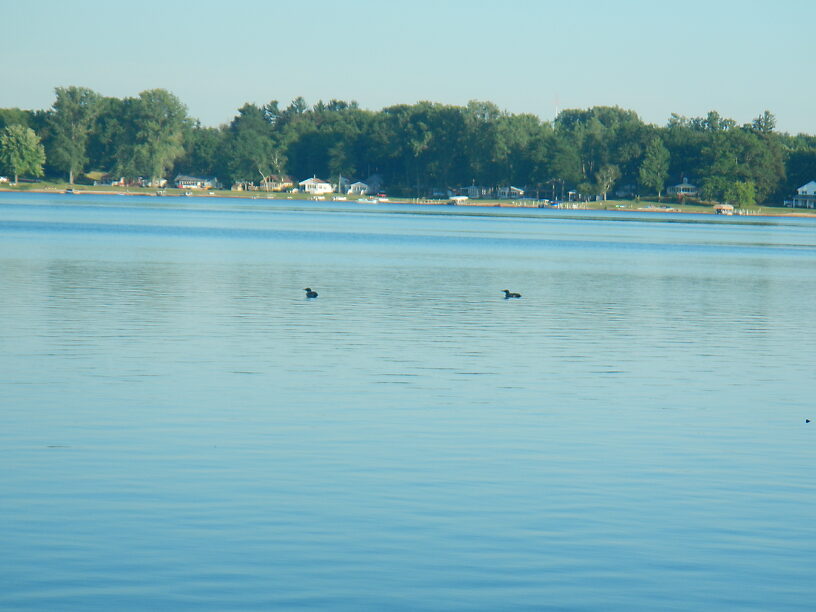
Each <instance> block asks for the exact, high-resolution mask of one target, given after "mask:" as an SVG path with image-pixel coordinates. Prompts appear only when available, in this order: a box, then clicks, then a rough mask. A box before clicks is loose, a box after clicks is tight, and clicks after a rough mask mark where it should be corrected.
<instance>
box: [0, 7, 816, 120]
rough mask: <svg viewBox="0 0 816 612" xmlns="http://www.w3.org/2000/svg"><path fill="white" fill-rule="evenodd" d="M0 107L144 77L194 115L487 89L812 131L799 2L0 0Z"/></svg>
mask: <svg viewBox="0 0 816 612" xmlns="http://www.w3.org/2000/svg"><path fill="white" fill-rule="evenodd" d="M0 16H2V22H1V23H0V64H2V72H3V75H2V77H0V107H20V108H26V109H45V108H49V107H50V106H51V104H52V103H53V101H54V87H56V86H67V85H81V86H85V87H90V88H91V89H94V90H95V91H98V92H99V93H101V94H103V95H107V96H115V97H120V98H121V97H127V96H135V95H137V94H138V93H139V92H140V91H143V90H146V89H152V88H157V87H162V88H165V89H168V90H170V91H171V92H173V93H174V94H176V95H177V96H178V97H179V98H180V99H181V100H182V102H184V103H185V104H186V105H187V107H188V109H189V112H190V115H191V116H193V117H196V118H198V119H200V120H201V122H202V123H203V124H204V125H219V124H221V123H226V122H229V121H230V119H231V118H232V117H233V116H234V115H235V112H236V110H237V109H238V108H239V107H240V106H241V105H242V104H244V103H245V102H254V103H257V104H265V103H266V102H268V101H269V100H272V99H276V100H279V101H280V102H281V104H282V105H284V106H285V105H287V104H288V103H289V101H291V100H292V99H293V98H295V97H296V96H303V97H304V98H305V99H306V101H307V102H308V103H309V104H313V103H314V102H316V101H318V100H321V99H322V100H324V101H328V100H330V99H332V98H337V99H343V100H357V102H359V104H360V106H361V107H363V108H368V109H372V110H379V109H381V108H383V107H384V106H389V105H392V104H399V103H413V102H416V101H418V100H431V101H434V102H442V103H446V104H466V103H467V102H468V101H469V100H474V99H478V100H489V101H492V102H495V103H496V104H498V106H499V107H501V108H502V109H505V110H508V111H510V112H513V113H533V114H536V115H538V116H539V117H541V118H542V119H546V120H550V119H552V118H553V117H554V115H555V111H556V108H559V109H564V108H588V107H590V106H596V105H610V106H614V105H617V106H621V107H623V108H626V109H631V110H634V111H636V112H637V113H638V114H639V115H640V116H641V118H642V119H643V120H645V121H647V122H650V123H656V124H658V125H663V124H665V122H666V120H667V119H668V118H669V116H670V115H671V113H673V112H674V113H678V114H681V115H686V116H700V115H704V114H705V113H706V112H708V111H709V110H717V111H718V112H719V113H720V114H722V115H724V116H726V117H730V118H732V119H735V120H736V121H737V122H738V123H745V122H748V121H750V120H751V119H752V118H754V117H756V116H757V115H759V114H760V113H762V111H764V110H766V109H767V110H770V111H771V112H772V113H774V114H775V115H776V117H777V127H778V129H780V130H782V131H787V132H791V133H798V132H806V133H809V134H816V112H815V111H816V103H814V100H816V79H814V64H815V63H816V34H814V24H816V0H776V1H775V2H767V1H766V2H759V1H755V0H708V1H702V0H689V1H685V2H684V1H682V0H676V1H674V2H668V1H664V0H616V1H613V0H570V1H549V0H497V1H492V2H487V1H484V0H411V1H410V2H409V1H405V2H389V1H387V0H345V1H343V2H333V1H329V0H308V1H306V2H294V1H291V0H289V1H281V0H266V1H260V0H243V1H242V2H217V1H215V0H198V1H192V0H190V1H183V0H161V1H159V0H140V1H139V2H120V1H117V0H113V1H112V2H99V1H95V0H75V1H74V2H65V1H64V0H37V1H35V2H24V1H23V0H0Z"/></svg>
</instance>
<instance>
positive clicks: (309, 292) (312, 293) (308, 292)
mask: <svg viewBox="0 0 816 612" xmlns="http://www.w3.org/2000/svg"><path fill="white" fill-rule="evenodd" d="M304 291H305V292H306V297H307V298H316V297H317V291H312V289H311V287H306V288H305V289H304Z"/></svg>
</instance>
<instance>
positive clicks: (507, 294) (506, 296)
mask: <svg viewBox="0 0 816 612" xmlns="http://www.w3.org/2000/svg"><path fill="white" fill-rule="evenodd" d="M502 291H504V299H505V300H509V299H510V298H520V297H521V294H520V293H512V292H510V291H508V290H507V289H502Z"/></svg>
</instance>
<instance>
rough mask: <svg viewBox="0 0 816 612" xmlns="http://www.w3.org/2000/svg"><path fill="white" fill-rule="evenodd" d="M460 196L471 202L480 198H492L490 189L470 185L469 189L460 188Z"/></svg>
mask: <svg viewBox="0 0 816 612" xmlns="http://www.w3.org/2000/svg"><path fill="white" fill-rule="evenodd" d="M459 194H460V195H463V196H467V197H468V198H470V199H471V200H476V199H479V198H486V197H489V196H490V188H488V187H482V186H480V185H468V186H467V187H460V188H459Z"/></svg>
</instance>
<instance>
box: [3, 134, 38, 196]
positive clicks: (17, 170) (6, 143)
mask: <svg viewBox="0 0 816 612" xmlns="http://www.w3.org/2000/svg"><path fill="white" fill-rule="evenodd" d="M0 164H2V165H3V166H4V167H5V168H6V169H7V170H8V171H9V172H10V173H11V174H13V175H14V182H15V183H17V181H18V180H19V175H20V174H30V175H32V176H42V175H43V164H45V148H44V147H43V146H42V144H40V139H39V138H38V137H37V135H36V134H35V133H34V130H32V129H31V128H28V127H25V126H22V125H10V126H8V127H6V128H4V129H3V132H2V133H0Z"/></svg>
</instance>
